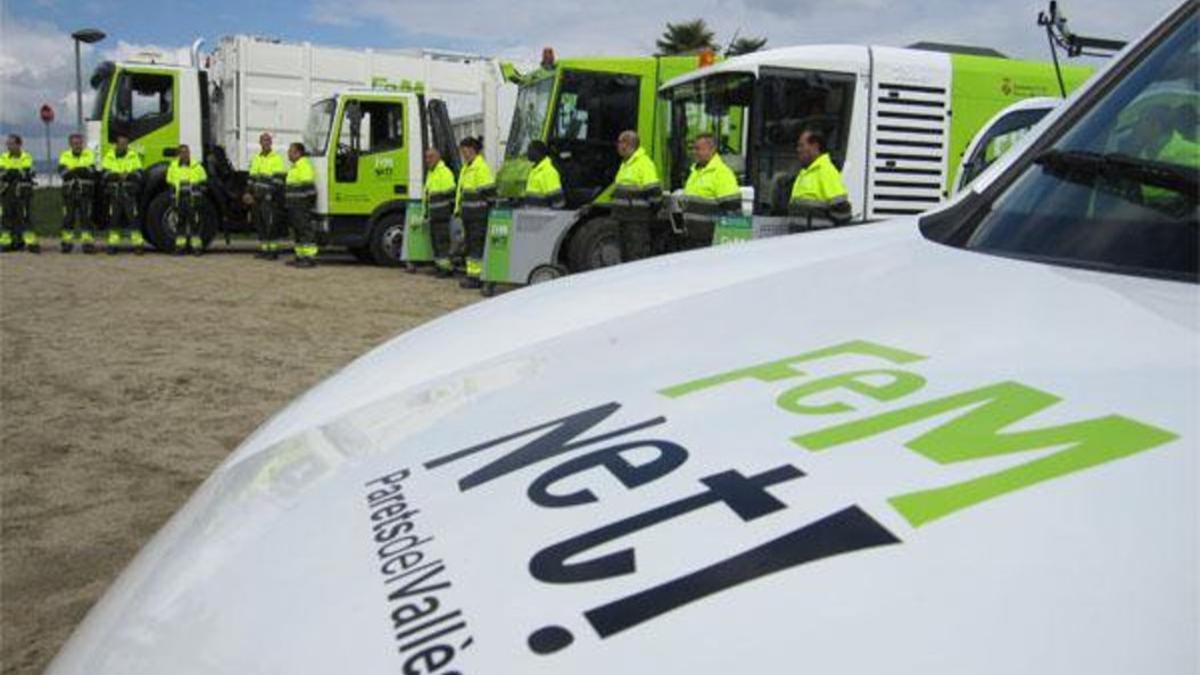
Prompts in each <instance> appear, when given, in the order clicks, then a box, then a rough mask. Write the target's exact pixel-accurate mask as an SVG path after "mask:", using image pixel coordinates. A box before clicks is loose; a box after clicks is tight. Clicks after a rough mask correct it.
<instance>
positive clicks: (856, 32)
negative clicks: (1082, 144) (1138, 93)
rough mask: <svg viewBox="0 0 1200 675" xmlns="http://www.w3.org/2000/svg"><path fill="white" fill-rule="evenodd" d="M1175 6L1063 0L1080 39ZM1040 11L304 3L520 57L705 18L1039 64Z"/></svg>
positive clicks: (773, 2)
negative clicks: (966, 47)
mask: <svg viewBox="0 0 1200 675" xmlns="http://www.w3.org/2000/svg"><path fill="white" fill-rule="evenodd" d="M1176 4H1177V2H1176V0H1145V1H1144V2H1139V3H1130V2H1127V0H1068V7H1067V9H1071V8H1072V7H1074V8H1075V9H1077V10H1079V13H1076V14H1072V15H1071V26H1072V27H1073V29H1074V30H1076V31H1078V32H1079V33H1081V34H1084V35H1095V36H1098V37H1113V38H1123V39H1132V38H1134V37H1136V36H1137V34H1138V33H1139V32H1141V31H1142V30H1144V29H1145V28H1147V27H1148V26H1149V25H1150V24H1151V23H1152V22H1153V21H1155V20H1156V19H1157V18H1158V17H1160V16H1162V15H1163V14H1164V13H1166V12H1167V11H1168V10H1170V9H1171V8H1172V7H1174V6H1175V5H1176ZM1046 5H1047V3H1046V2H1045V0H991V1H989V2H963V1H961V0H957V1H950V0H925V1H922V2H917V1H915V0H910V1H909V2H903V1H896V0H838V1H837V2H817V1H816V0H731V1H728V2H725V1H720V0H693V1H692V2H689V3H686V4H680V3H678V2H675V1H674V0H612V1H610V2H605V3H597V2H592V1H591V0H560V1H558V2H552V3H537V4H533V3H527V4H523V5H520V6H517V5H516V3H514V2H513V0H477V1H476V2H473V3H471V5H470V11H467V12H456V11H447V9H446V7H445V6H444V5H442V4H440V3H420V4H417V3H408V2H405V3H398V2H395V1H394V0H356V2H353V3H347V2H345V1H344V0H311V5H310V11H309V17H310V18H311V19H312V20H314V21H316V22H318V23H325V24H331V25H337V26H343V27H345V26H363V27H371V28H373V29H378V28H380V27H383V28H390V29H391V31H392V32H393V33H394V34H395V35H397V37H398V38H402V39H403V40H404V41H405V43H406V46H421V44H422V41H429V42H438V43H447V44H451V45H456V46H457V48H461V49H463V50H464V51H485V52H488V53H493V54H497V55H499V56H513V55H519V56H521V57H523V58H526V59H530V58H533V59H536V58H537V53H538V52H539V51H540V48H541V47H542V46H543V45H553V46H554V47H555V48H556V51H557V52H558V53H560V54H564V55H586V54H645V53H650V52H652V51H653V49H654V40H655V38H657V37H658V35H659V34H660V33H661V32H662V30H663V28H664V26H665V25H666V23H667V22H668V21H672V22H678V21H683V20H688V19H692V18H696V17H704V18H705V19H706V20H707V21H708V22H709V24H710V26H711V27H713V28H714V29H716V31H717V38H718V40H719V41H722V42H724V41H728V40H729V38H730V37H732V35H733V34H734V32H735V31H737V32H740V34H741V35H743V36H764V37H767V38H769V39H770V43H769V46H776V47H783V46H789V45H796V44H803V43H808V44H819V43H856V44H886V45H904V44H909V43H911V42H915V41H918V40H937V41H943V42H955V43H961V44H973V45H979V46H987V47H993V48H996V49H999V50H1001V51H1003V52H1006V53H1009V54H1010V55H1012V56H1017V57H1023V58H1034V59H1044V58H1047V57H1048V52H1047V48H1046V41H1045V34H1044V33H1043V32H1041V31H1040V29H1038V28H1037V26H1036V25H1035V17H1036V16H1037V12H1038V11H1039V10H1041V9H1044V8H1045V7H1046ZM1084 10H1086V11H1084Z"/></svg>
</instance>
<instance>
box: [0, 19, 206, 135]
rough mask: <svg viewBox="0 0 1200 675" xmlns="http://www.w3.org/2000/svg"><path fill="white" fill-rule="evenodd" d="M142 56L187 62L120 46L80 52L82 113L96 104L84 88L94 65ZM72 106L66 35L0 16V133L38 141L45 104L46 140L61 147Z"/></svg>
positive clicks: (70, 46)
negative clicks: (51, 117) (51, 113)
mask: <svg viewBox="0 0 1200 675" xmlns="http://www.w3.org/2000/svg"><path fill="white" fill-rule="evenodd" d="M145 52H157V53H159V54H161V55H163V56H164V57H165V58H163V59H161V62H164V63H175V62H182V63H186V62H187V60H188V59H189V58H190V56H189V49H188V48H187V47H162V46H157V45H141V44H131V43H128V42H124V41H121V42H116V43H115V44H110V45H106V44H105V43H99V44H97V45H83V46H82V50H81V52H80V53H81V61H82V64H83V69H82V70H83V72H82V75H83V109H84V111H85V113H86V112H87V111H90V110H91V106H92V101H93V99H94V98H95V94H94V93H93V92H92V89H91V87H90V86H89V84H88V78H89V77H90V75H91V72H92V69H93V68H94V67H95V64H96V63H97V62H99V61H103V60H125V59H129V58H131V57H135V56H137V55H139V54H142V53H145ZM75 101H76V98H75V47H74V41H73V40H72V39H71V36H70V34H69V33H68V32H67V31H66V30H63V29H61V28H59V27H58V26H55V25H54V24H52V23H48V22H45V21H36V20H28V19H18V18H14V17H12V16H11V15H8V14H6V13H2V12H0V128H3V130H4V131H5V132H6V133H19V134H22V135H25V136H36V137H37V138H39V139H40V137H41V135H42V131H43V129H42V124H41V121H40V120H39V118H38V110H39V109H40V108H41V106H42V104H43V103H49V104H50V105H51V107H53V108H54V110H55V123H54V125H53V126H52V128H51V135H52V136H53V140H54V145H55V147H61V146H62V145H64V144H65V141H64V139H65V137H66V135H67V134H68V133H69V132H70V131H71V130H73V129H74V127H75V120H76V114H75V110H76V108H75ZM37 147H38V148H40V147H41V145H40V144H39V145H38V146H37ZM39 156H40V153H39Z"/></svg>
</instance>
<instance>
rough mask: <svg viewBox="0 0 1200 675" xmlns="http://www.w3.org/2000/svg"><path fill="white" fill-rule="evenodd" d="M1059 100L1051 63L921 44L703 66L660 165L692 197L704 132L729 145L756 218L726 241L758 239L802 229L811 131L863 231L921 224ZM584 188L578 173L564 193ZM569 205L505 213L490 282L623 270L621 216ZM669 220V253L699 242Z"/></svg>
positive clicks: (662, 118) (1067, 72)
mask: <svg viewBox="0 0 1200 675" xmlns="http://www.w3.org/2000/svg"><path fill="white" fill-rule="evenodd" d="M1090 73H1091V69H1090V68H1086V67H1078V66H1073V67H1064V68H1062V74H1063V78H1064V83H1065V87H1066V89H1067V90H1068V91H1070V90H1072V89H1074V88H1075V87H1077V86H1079V85H1080V84H1081V83H1082V82H1083V81H1084V80H1086V79H1087V77H1088V76H1089V75H1090ZM546 91H550V88H549V87H548V86H547V87H546ZM1057 91H1058V80H1057V76H1056V73H1055V69H1054V67H1053V66H1052V65H1050V64H1049V63H1040V62H1030V61H1020V60H1016V59H1010V58H1006V57H1005V56H1004V55H1003V54H1001V53H999V52H996V51H994V50H990V49H986V48H977V47H964V46H956V45H945V44H936V43H918V44H915V45H913V46H911V47H907V48H898V47H880V46H867V45H804V46H797V47H786V48H781V49H772V50H766V51H762V52H756V53H753V54H747V55H744V56H738V57H734V58H730V59H727V60H724V61H721V62H719V63H711V64H706V65H704V67H701V68H693V69H690V72H687V73H685V74H682V75H680V76H678V77H676V78H674V79H671V80H670V81H668V82H665V83H664V84H663V86H662V87H661V89H660V107H659V108H656V110H657V111H658V117H657V119H656V120H655V124H657V125H660V130H661V131H660V133H659V134H658V135H657V136H654V135H652V136H651V143H652V146H651V149H652V157H654V159H655V161H656V163H657V164H658V166H659V172H660V177H661V178H662V180H663V182H664V189H665V190H667V191H668V192H670V191H672V190H673V191H675V192H679V191H680V190H681V188H682V187H683V185H684V183H685V182H686V180H687V175H688V171H689V169H690V167H691V159H690V157H689V151H690V146H691V142H692V140H693V139H694V138H695V137H696V135H697V134H699V133H711V134H713V135H714V136H715V137H716V141H717V143H718V146H719V151H720V153H721V156H722V157H723V158H724V160H725V162H726V164H728V165H729V167H730V168H731V169H733V171H734V172H735V174H736V175H737V178H738V181H739V183H740V184H741V186H742V188H741V192H742V194H741V197H742V214H741V215H743V216H744V217H745V218H744V219H742V220H740V221H738V222H737V223H734V224H731V226H734V225H736V226H740V227H741V229H740V230H737V231H735V233H733V234H729V233H723V234H722V236H723V237H725V238H726V239H740V238H744V237H750V236H754V235H753V232H754V231H755V229H754V228H757V232H758V236H767V235H770V234H783V233H787V232H788V231H790V229H792V228H791V225H790V221H789V220H788V219H787V217H786V213H787V203H788V197H789V194H790V190H791V186H792V182H793V180H794V179H795V176H796V173H797V171H798V170H799V160H798V158H797V157H796V140H797V137H798V136H799V134H800V132H801V130H803V129H805V128H810V127H811V128H814V129H818V130H821V131H823V132H824V133H825V136H826V138H827V139H828V142H829V148H830V154H831V156H832V158H833V161H834V163H835V164H836V165H837V166H839V167H840V168H841V170H842V175H843V178H844V180H845V183H846V186H847V188H848V190H849V193H850V201H851V203H852V205H853V207H854V209H853V210H854V217H853V221H856V222H863V221H866V220H874V219H880V218H886V217H889V216H896V215H913V214H918V213H921V212H923V211H925V210H927V209H930V208H932V207H934V206H937V205H939V204H941V203H942V202H943V201H944V200H945V199H946V198H947V197H948V196H949V195H950V192H951V187H952V186H953V185H954V179H955V176H956V174H957V172H958V170H959V165H960V162H961V157H962V155H963V152H964V150H965V149H966V146H967V144H968V142H969V141H970V140H971V139H972V138H973V137H974V136H975V134H976V133H977V132H978V131H979V130H980V129H981V128H982V127H983V126H984V124H985V123H986V122H988V120H989V119H990V118H991V117H992V116H993V115H994V114H995V113H996V112H997V111H999V110H1001V109H1002V108H1004V107H1005V106H1007V105H1009V104H1011V103H1013V102H1014V101H1018V100H1021V99H1025V98H1030V97H1039V96H1046V95H1049V94H1052V93H1056V92H1057ZM521 95H526V91H525V90H522V93H521ZM530 98H532V95H530ZM518 100H520V97H519V99H518ZM563 107H564V104H562V103H559V108H560V109H561V108H563ZM535 109H536V107H535ZM519 118H520V112H518V113H516V114H514V122H513V124H514V129H515V128H516V125H517V124H518V120H519ZM555 124H558V120H557V119H556V121H555ZM516 136H517V134H515V133H513V134H510V138H512V137H516ZM609 146H610V147H611V139H609ZM560 157H561V153H560ZM571 161H572V159H571V158H568V159H567V160H565V166H570V165H571V164H570V162H571ZM570 181H571V176H570V175H569V174H567V173H564V176H563V182H564V186H569V185H570ZM568 189H569V187H568ZM568 207H570V208H569V210H568V211H565V212H557V213H549V212H547V211H546V210H544V209H541V210H532V211H531V210H527V209H516V210H515V211H508V210H504V211H501V212H499V213H497V214H496V218H497V219H498V221H499V222H498V225H497V227H496V228H493V229H494V234H491V235H489V238H488V247H489V255H491V256H492V259H493V260H495V261H500V262H496V263H494V264H492V265H491V266H490V267H491V270H492V272H491V273H490V274H488V273H487V272H486V271H485V281H492V282H496V283H517V284H520V283H531V282H537V281H545V280H548V279H553V278H556V277H558V276H561V275H562V274H565V273H567V272H581V271H586V270H590V269H595V268H598V267H604V266H607V265H612V264H615V263H617V262H619V261H620V250H619V244H618V241H617V221H616V220H615V219H614V218H613V217H612V213H611V211H610V210H609V209H606V208H603V206H602V205H601V207H600V208H597V205H596V204H594V203H593V204H583V205H581V204H579V202H578V201H577V202H575V203H569V204H568ZM658 221H659V226H658V227H655V228H654V230H653V235H654V241H653V248H654V251H655V252H656V253H665V252H670V251H675V250H679V249H681V248H684V247H686V246H687V245H688V244H687V240H688V237H687V236H686V225H685V224H683V223H682V218H680V216H679V213H678V208H677V207H676V206H675V204H674V202H673V200H671V199H668V200H666V201H665V202H664V207H663V210H662V212H661V213H659V214H658ZM736 232H743V233H744V234H741V235H739V234H737V233H736ZM484 268H485V270H487V269H488V268H489V263H488V260H487V259H485V262H484ZM485 290H487V291H489V292H490V290H491V289H490V288H489V287H485Z"/></svg>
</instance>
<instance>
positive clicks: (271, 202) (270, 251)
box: [243, 132, 287, 260]
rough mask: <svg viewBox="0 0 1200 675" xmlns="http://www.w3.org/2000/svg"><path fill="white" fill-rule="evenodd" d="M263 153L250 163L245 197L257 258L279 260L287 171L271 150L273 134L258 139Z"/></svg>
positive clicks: (284, 214) (284, 216)
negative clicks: (252, 227) (255, 239)
mask: <svg viewBox="0 0 1200 675" xmlns="http://www.w3.org/2000/svg"><path fill="white" fill-rule="evenodd" d="M258 145H259V148H260V151H259V152H258V154H256V155H254V157H253V158H252V159H251V160H250V183H249V186H248V187H249V190H247V192H246V194H245V196H244V197H243V200H244V202H245V203H246V204H247V205H248V206H250V218H251V220H253V221H254V229H255V231H256V232H257V234H258V252H257V253H255V254H254V255H255V257H256V258H264V259H268V260H275V259H276V258H278V257H279V242H278V241H276V239H278V236H279V227H280V225H282V224H283V223H284V222H286V221H285V218H286V217H287V215H286V213H284V209H283V199H282V197H283V194H282V193H283V183H284V180H285V178H286V177H287V169H286V168H285V167H284V164H283V157H281V156H280V155H279V153H277V152H275V151H273V150H272V149H271V134H268V133H266V132H263V133H262V135H261V136H259V137H258Z"/></svg>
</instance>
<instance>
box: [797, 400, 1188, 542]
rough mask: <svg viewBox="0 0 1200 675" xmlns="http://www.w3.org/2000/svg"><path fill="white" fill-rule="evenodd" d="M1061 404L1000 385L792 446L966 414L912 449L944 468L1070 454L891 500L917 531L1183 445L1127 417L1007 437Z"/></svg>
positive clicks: (827, 443)
mask: <svg viewBox="0 0 1200 675" xmlns="http://www.w3.org/2000/svg"><path fill="white" fill-rule="evenodd" d="M1058 401H1059V399H1058V397H1056V396H1052V395H1050V394H1047V393H1045V392H1043V391H1038V390H1037V389H1033V388H1032V387H1027V386H1025V385H1023V384H1019V383H1017V382H1000V383H998V384H993V385H989V386H986V387H982V388H980V389H974V390H971V391H967V392H963V393H961V394H954V395H952V396H947V397H945V398H940V399H936V400H933V401H927V402H925V403H919V404H917V405H914V406H910V407H908V408H902V409H900V410H893V411H890V412H886V413H882V414H880V415H875V416H874V417H868V418H866V419H861V420H857V421H854V422H847V423H845V424H840V425H837V426H833V427H828V428H825V429H821V430H819V431H814V432H812V433H808V434H804V435H801V436H796V437H795V438H793V439H792V440H793V441H795V442H796V443H797V444H798V445H800V446H801V447H804V448H807V449H809V450H813V451H817V450H825V449H827V448H831V447H834V446H837V445H842V444H843V443H849V442H852V441H857V440H860V439H862V438H866V437H868V436H874V435H876V434H881V433H884V432H886V431H890V430H891V429H895V428H897V427H901V426H905V425H908V424H912V423H914V422H919V421H921V420H924V419H927V418H930V417H935V416H937V415H941V414H943V413H947V412H950V411H954V410H960V409H966V410H965V411H963V412H962V413H961V414H960V415H958V416H957V417H954V418H953V419H951V420H950V421H949V422H946V423H945V424H943V425H941V426H939V427H936V428H934V429H932V430H930V431H928V432H927V433H925V434H922V435H921V436H918V437H917V438H914V439H913V440H911V441H909V442H908V443H906V444H905V445H906V446H907V447H908V448H910V449H912V450H915V451H916V452H918V453H920V454H921V455H924V456H925V457H927V458H929V459H931V460H933V461H935V462H937V463H939V464H950V463H953V462H965V461H970V460H974V459H982V458H985V457H995V456H999V455H1007V454H1012V453H1017V452H1026V451H1030V450H1041V449H1046V448H1053V447H1061V448H1062V449H1061V450H1059V451H1058V452H1055V453H1053V454H1049V455H1046V456H1043V457H1041V458H1039V459H1035V460H1032V461H1030V462H1026V463H1024V464H1019V465H1017V466H1013V467H1010V468H1007V469H1004V470H1002V471H998V472H996V473H992V474H988V475H985V476H981V477H979V478H974V479H971V480H967V481H963V482H961V483H955V484H953V485H946V486H944V487H939V488H933V489H929V490H920V491H918V492H910V493H908V494H903V495H900V496H897V497H892V498H891V499H889V500H888V501H889V502H890V503H891V504H892V506H893V507H894V508H895V509H896V510H897V511H899V512H900V514H901V515H902V516H904V518H905V519H906V520H908V522H909V523H910V524H912V526H913V527H920V526H921V525H924V524H925V523H928V522H930V521H933V520H937V519H938V518H941V517H943V516H946V515H949V514H951V513H954V512H955V511H959V510H961V509H965V508H967V507H969V506H973V505H975V504H978V503H980V502H983V501H986V500H988V499H992V498H994V497H999V496H1001V495H1004V494H1007V493H1009V492H1015V491H1017V490H1020V489H1023V488H1026V487H1029V486H1031V485H1035V484H1037V483H1040V482H1042V481H1046V480H1050V479H1052V478H1058V477H1059V476H1064V475H1066V474H1069V473H1073V472H1075V471H1080V470H1082V469H1087V468H1089V467H1093V466H1096V465H1098V464H1103V463H1105V462H1110V461H1112V460H1114V459H1119V458H1121V457H1126V456H1128V455H1132V454H1135V453H1138V452H1141V451H1143V450H1148V449H1150V448H1153V447H1155V446H1158V445H1162V444H1163V443H1166V442H1168V441H1171V440H1174V439H1175V438H1178V436H1177V435H1176V434H1173V433H1171V432H1169V431H1165V430H1163V429H1159V428H1157V427H1152V426H1150V425H1147V424H1142V423H1141V422H1138V421H1136V420H1132V419H1129V418H1127V417H1121V416H1119V415H1107V416H1104V417H1097V418H1095V419H1090V420H1085V421H1082V422H1072V423H1070V424H1063V425H1061V426H1054V427H1046V428H1042V429H1028V430H1025V431H1011V432H1004V431H1003V430H1004V429H1005V428H1007V427H1008V426H1009V425H1012V424H1014V423H1016V422H1020V421H1022V420H1024V419H1026V418H1027V417H1030V416H1032V415H1035V414H1037V413H1038V412H1040V411H1042V410H1045V409H1046V408H1049V407H1050V406H1052V405H1054V404H1055V403H1057V402H1058Z"/></svg>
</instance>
